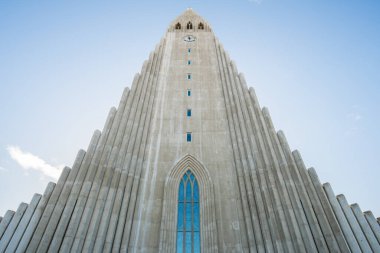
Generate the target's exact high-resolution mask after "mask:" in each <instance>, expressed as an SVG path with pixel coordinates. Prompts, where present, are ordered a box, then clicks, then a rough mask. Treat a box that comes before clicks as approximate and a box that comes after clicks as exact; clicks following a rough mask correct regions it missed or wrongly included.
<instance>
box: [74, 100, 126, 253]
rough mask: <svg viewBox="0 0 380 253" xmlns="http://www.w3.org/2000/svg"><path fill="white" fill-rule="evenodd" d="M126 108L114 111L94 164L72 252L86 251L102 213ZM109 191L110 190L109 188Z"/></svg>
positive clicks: (122, 107)
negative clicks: (110, 163)
mask: <svg viewBox="0 0 380 253" xmlns="http://www.w3.org/2000/svg"><path fill="white" fill-rule="evenodd" d="M125 99H126V97H125V96H124V97H122V101H123V102H122V104H124V103H125ZM123 109H124V106H121V108H120V109H119V110H116V109H114V110H112V109H111V112H110V113H112V118H113V119H112V124H110V127H108V128H107V129H106V130H107V136H106V138H105V142H104V144H103V145H102V148H101V149H102V150H99V154H100V153H101V154H100V155H99V157H100V159H99V161H98V162H97V163H96V164H94V177H93V178H92V181H89V182H88V189H87V191H86V192H85V196H86V201H85V203H84V206H83V210H82V215H81V218H80V220H79V226H78V228H77V230H76V234H75V239H74V242H73V244H72V247H71V251H74V252H77V251H86V249H83V245H84V243H85V238H86V235H87V232H88V231H89V227H90V223H91V219H92V217H93V214H94V213H95V218H98V217H96V215H97V214H98V213H101V212H102V210H103V209H102V208H101V207H100V206H103V204H104V198H102V197H101V200H100V202H98V200H99V194H100V191H101V186H102V185H103V184H104V185H106V187H107V186H108V185H109V184H110V181H111V179H112V173H113V171H114V169H110V170H106V169H107V162H108V160H109V158H110V155H111V150H112V147H113V144H114V142H115V137H116V134H117V131H118V129H119V126H120V120H121V115H122V113H123ZM107 189H108V188H107ZM97 202H98V203H99V205H100V206H99V208H98V209H97V208H96V203H97ZM93 224H94V226H97V225H98V224H97V223H96V221H95V223H93ZM96 232H97V228H96V227H92V228H91V230H90V233H91V234H94V233H95V234H96Z"/></svg>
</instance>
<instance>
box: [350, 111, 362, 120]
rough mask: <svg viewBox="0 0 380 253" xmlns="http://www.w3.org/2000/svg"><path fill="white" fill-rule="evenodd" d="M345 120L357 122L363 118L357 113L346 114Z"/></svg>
mask: <svg viewBox="0 0 380 253" xmlns="http://www.w3.org/2000/svg"><path fill="white" fill-rule="evenodd" d="M347 118H349V119H351V120H353V121H359V120H361V119H362V118H363V116H362V115H361V114H360V113H358V112H350V113H348V114H347Z"/></svg>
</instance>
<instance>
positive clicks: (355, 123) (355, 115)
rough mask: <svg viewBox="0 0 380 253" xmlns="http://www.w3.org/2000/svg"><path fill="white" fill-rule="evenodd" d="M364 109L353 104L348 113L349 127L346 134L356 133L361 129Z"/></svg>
mask: <svg viewBox="0 0 380 253" xmlns="http://www.w3.org/2000/svg"><path fill="white" fill-rule="evenodd" d="M361 111H362V109H361V108H360V106H358V105H353V106H351V110H350V111H349V112H348V113H347V114H346V118H347V119H348V125H347V126H348V129H347V130H346V131H345V135H346V136H351V135H354V134H356V133H357V132H358V131H360V129H361V120H362V119H363V114H362V113H361Z"/></svg>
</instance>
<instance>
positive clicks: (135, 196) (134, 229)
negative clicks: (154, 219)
mask: <svg viewBox="0 0 380 253" xmlns="http://www.w3.org/2000/svg"><path fill="white" fill-rule="evenodd" d="M157 50H160V51H159V56H158V59H160V61H159V62H158V65H157V66H156V68H155V73H154V76H155V79H154V80H153V81H152V84H153V85H152V86H151V87H150V89H151V91H150V92H149V93H150V96H149V102H148V105H147V107H148V108H147V112H146V113H145V121H144V122H145V123H144V132H143V133H142V140H141V145H140V148H139V151H138V153H137V152H136V153H135V154H134V155H133V156H132V166H133V167H134V168H135V169H134V170H135V172H134V175H135V176H134V178H135V179H134V183H133V188H132V203H134V204H132V205H131V206H130V207H129V208H133V209H134V211H133V212H130V211H128V212H130V213H131V218H129V217H128V216H127V222H128V221H129V220H133V223H132V224H131V228H130V230H131V232H130V238H129V242H131V243H129V246H128V247H129V248H130V250H131V251H132V250H135V249H136V248H137V247H138V238H139V235H138V231H139V228H140V225H141V221H140V219H139V213H140V212H139V210H141V208H142V206H141V205H140V203H141V202H140V200H141V198H142V196H143V192H142V191H141V188H142V187H140V185H141V183H142V181H143V180H142V179H141V173H142V171H143V169H144V168H146V166H144V164H143V161H144V160H145V158H146V154H145V153H146V152H147V150H148V148H149V146H148V145H147V144H148V136H150V134H149V133H150V131H151V125H152V124H151V119H152V118H153V113H154V105H155V101H156V94H157V91H158V87H159V82H160V80H159V79H158V77H159V75H158V73H159V71H161V66H162V62H163V56H162V54H163V52H164V40H163V41H161V43H160V44H159V46H158V49H157ZM161 78H162V77H161ZM132 216H133V217H132ZM127 222H126V225H127ZM127 229H128V228H127ZM124 235H125V236H126V234H124ZM124 235H123V237H124ZM132 242H133V243H132ZM132 247H135V248H133V249H132Z"/></svg>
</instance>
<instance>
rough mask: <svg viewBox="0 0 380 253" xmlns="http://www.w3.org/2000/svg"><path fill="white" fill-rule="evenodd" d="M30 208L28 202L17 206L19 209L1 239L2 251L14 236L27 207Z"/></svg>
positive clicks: (0, 250) (0, 247)
mask: <svg viewBox="0 0 380 253" xmlns="http://www.w3.org/2000/svg"><path fill="white" fill-rule="evenodd" d="M27 208H28V204H26V203H21V204H20V206H19V207H18V208H17V211H16V213H15V215H14V216H13V218H12V221H11V222H10V223H9V225H8V227H7V230H6V231H5V233H4V234H3V236H2V237H1V240H0V252H4V251H5V249H6V248H7V246H8V243H9V242H10V240H11V239H12V236H13V234H14V232H15V230H16V228H17V226H18V224H19V223H20V221H21V219H22V216H23V215H24V213H25V211H26V209H27Z"/></svg>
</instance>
